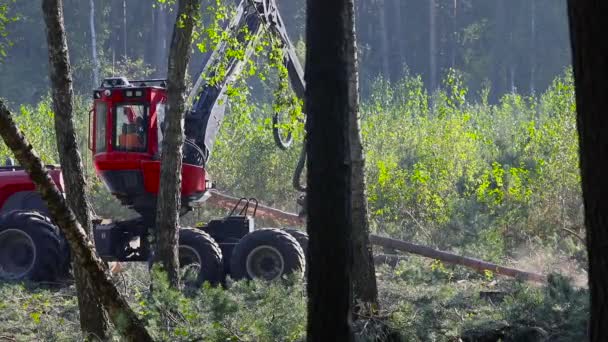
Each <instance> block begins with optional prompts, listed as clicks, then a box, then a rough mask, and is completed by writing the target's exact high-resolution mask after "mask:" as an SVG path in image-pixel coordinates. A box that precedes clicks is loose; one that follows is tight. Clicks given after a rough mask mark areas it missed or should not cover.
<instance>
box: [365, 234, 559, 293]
mask: <svg viewBox="0 0 608 342" xmlns="http://www.w3.org/2000/svg"><path fill="white" fill-rule="evenodd" d="M369 240H370V242H371V243H372V244H373V245H377V246H382V247H387V248H392V249H397V250H400V251H404V252H408V253H412V254H417V255H420V256H424V257H427V258H431V259H435V260H441V261H443V262H445V263H448V264H454V265H461V266H466V267H469V268H472V269H474V270H476V271H478V272H485V271H491V272H493V273H496V274H500V275H505V276H509V277H514V278H518V279H522V280H526V281H534V282H538V283H544V282H546V281H547V277H546V276H544V275H541V274H538V273H533V272H527V271H522V270H518V269H515V268H511V267H505V266H500V265H497V264H494V263H491V262H487V261H483V260H479V259H475V258H469V257H465V256H461V255H457V254H453V253H449V252H444V251H440V250H437V249H433V248H430V247H426V246H422V245H418V244H415V243H411V242H406V241H401V240H396V239H391V238H388V237H383V236H378V235H373V234H370V236H369Z"/></svg>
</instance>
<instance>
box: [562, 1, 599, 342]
mask: <svg viewBox="0 0 608 342" xmlns="http://www.w3.org/2000/svg"><path fill="white" fill-rule="evenodd" d="M568 16H569V20H570V40H571V44H572V55H573V67H574V84H575V88H576V112H577V127H578V133H579V144H580V166H581V180H582V188H583V202H584V206H585V226H586V227H587V238H586V241H587V252H588V259H589V290H590V293H591V299H590V301H589V303H590V304H589V305H590V314H591V318H590V322H589V330H590V336H589V340H590V341H593V342H599V341H608V329H606V327H608V253H606V246H608V226H607V225H606V222H608V197H607V196H606V194H607V193H608V177H606V173H607V172H608V135H606V131H607V130H608V116H607V115H606V110H607V108H608V97H606V93H607V92H608V81H607V80H608V40H606V32H608V21H607V20H606V17H607V16H608V3H606V2H605V1H591V0H569V1H568Z"/></svg>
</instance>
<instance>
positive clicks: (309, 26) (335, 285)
mask: <svg viewBox="0 0 608 342" xmlns="http://www.w3.org/2000/svg"><path fill="white" fill-rule="evenodd" d="M306 18H307V19H306V38H307V39H306V73H305V77H306V112H307V113H308V118H307V120H306V130H307V134H308V136H307V139H306V151H307V153H308V160H307V168H308V173H307V178H308V182H307V183H308V185H307V189H308V194H307V208H308V220H307V227H308V234H309V236H310V241H309V247H308V248H309V258H308V264H309V272H308V284H307V290H308V329H307V339H308V341H315V342H316V341H351V340H352V338H353V336H352V331H351V304H352V292H351V290H352V288H351V279H352V278H351V271H352V243H351V242H350V239H351V237H352V235H351V223H352V216H351V186H350V183H351V165H350V143H349V140H350V139H349V118H350V116H351V113H353V112H356V110H357V74H356V62H355V58H356V57H355V53H356V51H355V41H354V4H353V0H336V1H330V2H327V1H324V0H308V1H307V16H306Z"/></svg>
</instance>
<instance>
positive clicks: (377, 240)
mask: <svg viewBox="0 0 608 342" xmlns="http://www.w3.org/2000/svg"><path fill="white" fill-rule="evenodd" d="M210 193H211V197H210V198H209V199H208V200H207V203H209V204H211V205H214V206H217V207H221V208H225V209H232V208H233V207H234V206H235V205H236V203H237V202H238V201H239V198H236V197H232V196H228V195H224V194H221V193H219V192H217V191H212V192H210ZM256 216H260V217H263V218H265V219H271V220H274V221H278V222H282V223H285V224H288V225H296V226H297V225H302V224H303V223H304V218H302V217H300V216H298V215H297V214H294V213H289V212H286V211H283V210H279V209H276V208H272V207H268V206H264V205H259V206H258V210H257V215H256ZM369 238H370V242H371V243H372V244H373V245H377V246H382V247H385V248H391V249H395V250H400V251H403V252H407V253H412V254H417V255H420V256H423V257H427V258H431V259H436V260H441V261H443V262H445V263H448V264H454V265H461V266H465V267H468V268H472V269H474V270H476V271H478V272H485V271H490V272H493V273H496V274H500V275H504V276H509V277H514V278H518V279H522V280H526V281H533V282H538V283H544V282H546V281H547V277H546V276H544V275H542V274H538V273H533V272H527V271H522V270H518V269H515V268H510V267H505V266H500V265H497V264H493V263H491V262H487V261H483V260H479V259H474V258H469V257H464V256H461V255H456V254H453V253H449V252H444V251H440V250H436V249H433V248H430V247H426V246H422V245H417V244H414V243H411V242H406V241H402V240H396V239H391V238H387V237H382V236H379V235H374V234H370V236H369Z"/></svg>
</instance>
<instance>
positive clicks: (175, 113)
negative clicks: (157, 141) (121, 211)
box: [155, 0, 199, 288]
mask: <svg viewBox="0 0 608 342" xmlns="http://www.w3.org/2000/svg"><path fill="white" fill-rule="evenodd" d="M198 12H199V2H198V0H180V1H178V10H177V18H178V19H176V21H175V26H174V27H173V38H172V39H171V49H170V50H169V64H168V70H169V72H168V78H167V115H166V116H165V127H166V128H165V134H164V139H163V147H162V164H161V173H160V190H159V192H158V201H157V216H156V237H157V241H156V255H155V259H156V261H160V262H161V264H162V266H163V269H164V270H165V272H167V274H168V276H169V281H170V283H171V285H172V286H174V287H176V288H178V287H179V260H178V253H177V245H178V235H179V209H180V202H181V183H182V173H181V170H182V145H183V143H184V111H185V109H186V106H185V96H186V71H187V70H188V63H189V61H190V50H191V44H192V29H193V27H194V21H195V17H196V16H197V14H198Z"/></svg>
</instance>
